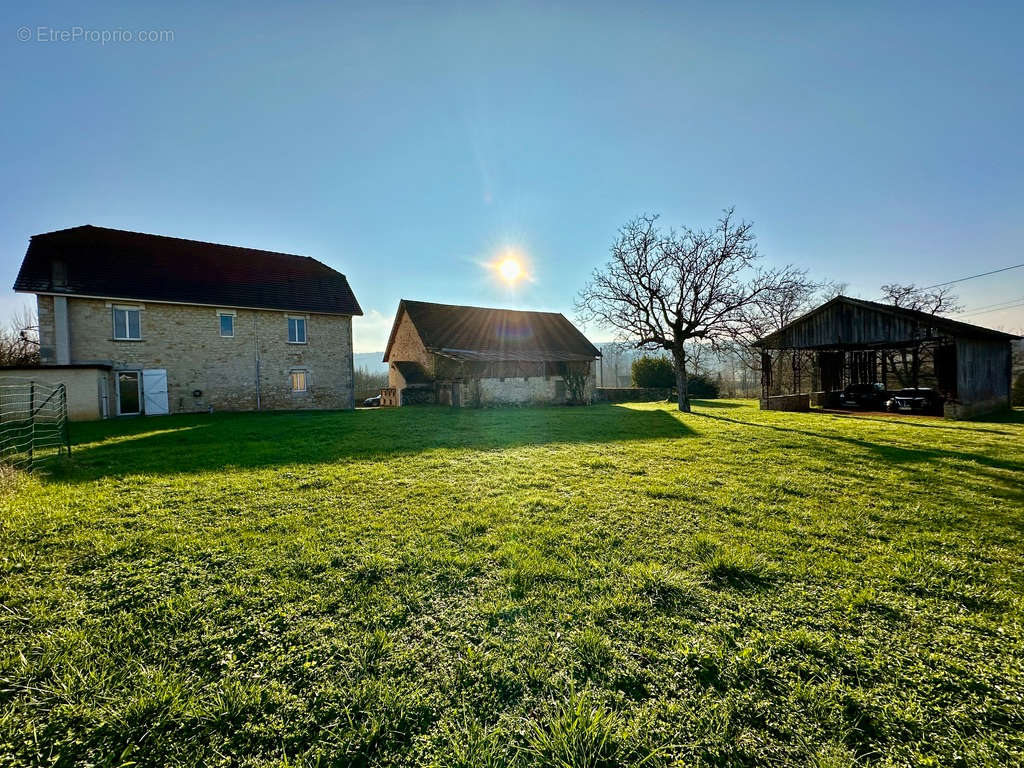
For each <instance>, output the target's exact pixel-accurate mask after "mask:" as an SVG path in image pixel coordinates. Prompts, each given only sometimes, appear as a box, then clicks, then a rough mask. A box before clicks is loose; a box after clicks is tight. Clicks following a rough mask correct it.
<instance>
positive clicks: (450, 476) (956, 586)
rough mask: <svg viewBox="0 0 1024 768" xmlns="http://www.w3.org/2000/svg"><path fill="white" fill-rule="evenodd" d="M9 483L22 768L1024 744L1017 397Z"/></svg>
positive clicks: (837, 757)
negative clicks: (944, 413) (999, 403)
mask: <svg viewBox="0 0 1024 768" xmlns="http://www.w3.org/2000/svg"><path fill="white" fill-rule="evenodd" d="M73 437H74V439H75V441H76V447H75V451H74V456H73V458H72V460H71V462H70V463H68V464H64V465H57V466H55V467H54V468H53V469H52V471H51V472H50V473H49V474H43V473H37V474H36V475H34V476H14V477H10V476H8V477H7V478H6V479H5V480H3V483H4V485H3V486H2V490H0V492H2V496H0V764H2V765H35V764H47V765H49V764H56V765H67V766H70V765H106V766H117V765H130V764H133V765H153V766H164V765H196V766H198V765H204V766H207V765H209V766H216V765H246V766H270V765H274V766H285V765H289V766H290V765H318V764H319V765H338V766H342V765H374V766H390V765H394V766H398V765H402V766H406V765H410V766H425V765H431V766H487V765H490V766H498V765H520V766H527V765H540V766H593V767H595V768H596V767H598V766H615V765H639V764H643V765H650V766H661V765H678V766H684V765H685V766H690V765H728V766H747V765H773V766H778V765H807V766H831V767H835V768H838V767H839V766H854V765H918V766H929V765H931V766H961V765H962V766H968V765H970V766H974V765H992V766H996V765H1000V766H1002V765H1013V764H1017V765H1020V764H1022V763H1024V624H1022V595H1024V570H1022V565H1024V562H1022V560H1024V414H1022V412H1020V411H1017V412H1014V413H1012V414H1008V415H1006V416H1005V417H1004V418H1003V419H1001V420H998V419H997V420H992V421H988V422H969V423H949V422H943V421H939V420H934V419H915V418H890V417H886V416H881V415H879V416H868V415H864V416H846V417H843V416H831V415H825V414H819V413H812V414H786V413H772V412H768V413H764V412H759V411H758V410H757V408H756V404H754V403H751V402H749V401H715V402H704V403H697V404H696V407H695V413H693V414H690V415H682V414H679V413H677V412H675V411H674V410H672V408H671V407H670V406H668V405H665V404H643V405H636V406H596V407H591V408H548V409H522V410H501V411H498V410H488V411H474V410H465V411H451V410H447V409H433V408H419V409H417V408H410V409H403V410H400V411H398V410H380V411H359V412H352V413H319V414H318V413H287V414H284V413H281V414H270V413H264V414H248V415H230V414H221V415H213V416H190V417H162V418H152V419H140V420H135V421H116V422H106V423H99V424H90V425H75V427H74V431H73Z"/></svg>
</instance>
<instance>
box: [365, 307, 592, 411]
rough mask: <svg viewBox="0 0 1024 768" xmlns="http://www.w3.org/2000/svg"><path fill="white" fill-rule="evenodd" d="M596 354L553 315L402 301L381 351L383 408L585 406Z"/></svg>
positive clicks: (589, 390)
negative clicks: (428, 405) (385, 382)
mask: <svg viewBox="0 0 1024 768" xmlns="http://www.w3.org/2000/svg"><path fill="white" fill-rule="evenodd" d="M600 356H601V352H600V351H599V350H598V349H597V348H596V347H595V346H594V345H593V344H591V343H590V342H589V341H587V339H586V337H584V335H583V334H582V333H580V331H579V330H578V329H577V328H576V327H575V326H574V325H573V324H572V323H570V322H569V321H568V320H567V319H566V318H565V317H564V316H563V315H561V314H559V313H557V312H520V311H515V310H510V309H486V308H483V307H464V306H455V305H451V304H433V303H430V302H425V301H409V300H408V299H403V300H402V301H401V302H400V303H399V305H398V312H397V313H396V314H395V321H394V324H393V325H392V328H391V336H390V338H389V339H388V344H387V348H386V350H385V352H384V362H386V363H388V384H389V386H388V387H387V388H386V389H384V390H383V391H382V393H381V400H382V404H384V405H411V404H414V403H438V404H441V405H451V406H455V407H460V406H487V405H522V404H557V403H566V402H584V403H589V402H590V400H591V399H592V397H593V391H594V361H595V360H596V359H597V358H599V357H600Z"/></svg>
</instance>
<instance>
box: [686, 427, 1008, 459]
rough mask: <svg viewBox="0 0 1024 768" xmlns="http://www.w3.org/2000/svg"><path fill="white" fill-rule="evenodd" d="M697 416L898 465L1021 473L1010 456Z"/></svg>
mask: <svg viewBox="0 0 1024 768" xmlns="http://www.w3.org/2000/svg"><path fill="white" fill-rule="evenodd" d="M700 415H701V416H703V417H704V418H707V419H717V420H718V421H728V422H731V423H733V424H741V425H743V426H746V427H756V428H758V429H768V430H772V431H774V432H782V433H789V434H799V435H805V436H807V437H813V438H816V439H819V440H832V441H835V442H840V443H846V444H848V445H854V446H857V447H858V448H865V449H867V450H869V451H871V452H872V453H875V454H876V455H877V456H878V457H879V458H881V459H884V460H885V461H889V462H893V463H897V464H906V463H913V462H927V461H936V460H943V459H953V460H955V461H968V462H977V463H978V464H981V465H983V466H986V467H992V468H993V469H1006V470H1010V471H1012V472H1024V463H1021V462H1019V461H1011V460H1009V459H1000V458H997V457H994V456H986V455H985V454H983V453H968V452H967V451H951V450H944V449H938V448H904V447H902V446H898V445H887V444H885V443H875V442H872V441H870V440H865V439H863V438H859V437H846V436H843V435H836V434H831V433H828V432H813V431H810V430H806V429H797V428H796V427H780V426H777V425H775V424H765V423H763V422H758V421H744V420H743V419H734V418H730V417H728V416H720V415H718V414H712V413H702V414H700Z"/></svg>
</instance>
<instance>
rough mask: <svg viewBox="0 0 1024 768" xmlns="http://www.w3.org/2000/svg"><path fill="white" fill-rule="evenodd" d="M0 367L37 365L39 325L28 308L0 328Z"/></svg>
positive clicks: (34, 315) (33, 313)
mask: <svg viewBox="0 0 1024 768" xmlns="http://www.w3.org/2000/svg"><path fill="white" fill-rule="evenodd" d="M0 365H14V366H31V365H39V323H38V322H37V320H36V314H35V312H33V311H32V310H31V309H30V308H29V307H24V308H23V309H22V310H21V311H20V312H17V313H15V314H14V315H13V316H12V317H11V319H10V321H9V322H8V323H7V325H6V326H5V327H3V328H0Z"/></svg>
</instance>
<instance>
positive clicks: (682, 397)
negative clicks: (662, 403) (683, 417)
mask: <svg viewBox="0 0 1024 768" xmlns="http://www.w3.org/2000/svg"><path fill="white" fill-rule="evenodd" d="M674 357H675V361H676V401H677V403H678V405H679V410H680V411H683V412H684V413H689V412H690V393H689V391H688V390H687V376H686V353H685V352H682V351H680V352H677V353H675V355H674Z"/></svg>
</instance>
